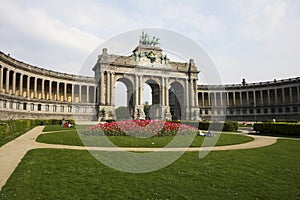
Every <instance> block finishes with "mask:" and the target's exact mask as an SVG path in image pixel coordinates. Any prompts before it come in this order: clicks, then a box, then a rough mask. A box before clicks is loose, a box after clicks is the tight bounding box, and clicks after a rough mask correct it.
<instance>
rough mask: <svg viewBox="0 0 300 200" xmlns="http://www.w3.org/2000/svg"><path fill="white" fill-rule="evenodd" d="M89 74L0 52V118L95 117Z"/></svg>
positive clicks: (95, 87)
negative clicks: (68, 71) (42, 65)
mask: <svg viewBox="0 0 300 200" xmlns="http://www.w3.org/2000/svg"><path fill="white" fill-rule="evenodd" d="M96 91H97V86H96V84H95V80H94V78H92V77H86V76H77V75H71V74H65V73H60V72H54V71H51V70H46V69H43V68H39V67H35V66H32V65H29V64H26V63H23V62H21V61H18V60H16V59H14V58H11V57H10V56H9V55H6V54H4V53H2V52H0V101H1V102H0V110H1V112H0V119H6V120H8V119H22V118H47V119H49V118H56V119H60V118H64V117H65V118H70V117H73V116H75V115H78V116H85V117H86V118H87V119H91V118H93V117H94V115H95V112H96V108H95V102H96V96H97V95H96Z"/></svg>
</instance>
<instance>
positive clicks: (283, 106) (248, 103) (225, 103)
mask: <svg viewBox="0 0 300 200" xmlns="http://www.w3.org/2000/svg"><path fill="white" fill-rule="evenodd" d="M298 79H299V78H296V79H289V80H282V81H281V82H280V84H276V83H274V82H273V84H252V87H247V86H246V87H243V86H240V85H236V86H235V87H232V86H231V87H224V88H223V90H218V89H217V86H216V87H211V88H212V89H208V87H205V86H199V88H198V97H199V98H198V104H199V108H200V114H201V115H202V116H210V115H211V114H215V115H220V114H221V115H225V114H226V115H227V116H230V115H238V116H242V115H249V116H250V115H255V116H256V115H274V114H280V115H281V114H289V115H291V114H293V113H295V114H298V113H299V111H300V82H299V80H298ZM253 85H255V86H256V87H253Z"/></svg>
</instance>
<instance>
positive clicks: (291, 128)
mask: <svg viewBox="0 0 300 200" xmlns="http://www.w3.org/2000/svg"><path fill="white" fill-rule="evenodd" d="M253 130H254V131H256V132H259V134H268V135H286V136H300V124H299V123H286V122H265V123H255V124H254V126H253Z"/></svg>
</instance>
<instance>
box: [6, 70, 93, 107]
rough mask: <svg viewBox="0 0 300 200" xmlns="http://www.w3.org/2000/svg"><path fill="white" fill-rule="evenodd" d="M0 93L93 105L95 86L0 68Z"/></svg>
mask: <svg viewBox="0 0 300 200" xmlns="http://www.w3.org/2000/svg"><path fill="white" fill-rule="evenodd" d="M0 93H4V94H9V95H15V96H19V97H22V98H27V99H38V100H50V101H61V102H72V103H95V102H96V86H95V84H93V83H84V82H81V81H75V80H69V81H68V80H63V78H61V79H59V78H49V77H47V76H38V75H36V74H30V73H28V74H26V73H22V72H18V71H14V70H13V69H9V68H8V67H2V66H0Z"/></svg>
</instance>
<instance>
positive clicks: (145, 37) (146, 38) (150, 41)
mask: <svg viewBox="0 0 300 200" xmlns="http://www.w3.org/2000/svg"><path fill="white" fill-rule="evenodd" d="M159 40H160V39H159V38H158V37H155V36H153V37H152V38H151V36H150V35H149V34H148V33H144V31H143V32H142V34H141V35H140V40H139V43H140V44H143V45H149V46H155V45H158V44H159Z"/></svg>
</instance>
